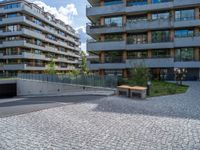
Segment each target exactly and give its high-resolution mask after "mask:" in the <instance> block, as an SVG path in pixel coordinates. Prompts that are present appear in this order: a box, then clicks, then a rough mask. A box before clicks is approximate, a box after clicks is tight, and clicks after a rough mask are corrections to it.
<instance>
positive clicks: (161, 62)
mask: <svg viewBox="0 0 200 150" xmlns="http://www.w3.org/2000/svg"><path fill="white" fill-rule="evenodd" d="M141 63H142V64H145V65H146V66H147V67H150V68H158V67H160V68H173V67H174V58H149V59H127V60H126V61H125V62H124V63H123V62H121V63H104V64H91V63H90V62H88V67H89V69H91V70H99V69H126V68H133V67H134V66H135V65H138V64H141Z"/></svg>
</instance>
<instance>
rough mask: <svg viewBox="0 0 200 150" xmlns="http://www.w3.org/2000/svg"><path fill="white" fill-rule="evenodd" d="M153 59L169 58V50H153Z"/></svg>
mask: <svg viewBox="0 0 200 150" xmlns="http://www.w3.org/2000/svg"><path fill="white" fill-rule="evenodd" d="M152 57H153V58H166V57H170V50H169V49H162V50H153V51H152Z"/></svg>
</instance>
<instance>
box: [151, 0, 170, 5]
mask: <svg viewBox="0 0 200 150" xmlns="http://www.w3.org/2000/svg"><path fill="white" fill-rule="evenodd" d="M172 1H173V0H152V3H153V4H155V3H165V2H172Z"/></svg>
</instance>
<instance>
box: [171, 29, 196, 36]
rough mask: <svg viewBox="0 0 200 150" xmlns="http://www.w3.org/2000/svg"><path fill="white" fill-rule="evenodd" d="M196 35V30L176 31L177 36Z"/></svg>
mask: <svg viewBox="0 0 200 150" xmlns="http://www.w3.org/2000/svg"><path fill="white" fill-rule="evenodd" d="M192 36H194V30H187V29H186V30H176V31H175V37H176V38H179V37H192Z"/></svg>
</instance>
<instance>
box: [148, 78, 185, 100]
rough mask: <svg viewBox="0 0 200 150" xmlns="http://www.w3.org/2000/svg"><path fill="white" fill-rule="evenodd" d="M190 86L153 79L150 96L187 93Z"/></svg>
mask: <svg viewBox="0 0 200 150" xmlns="http://www.w3.org/2000/svg"><path fill="white" fill-rule="evenodd" d="M188 87H189V86H187V85H176V83H169V82H164V81H153V82H152V86H151V91H150V97H155V96H164V95H173V94H181V93H185V92H186V91H187V90H188Z"/></svg>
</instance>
